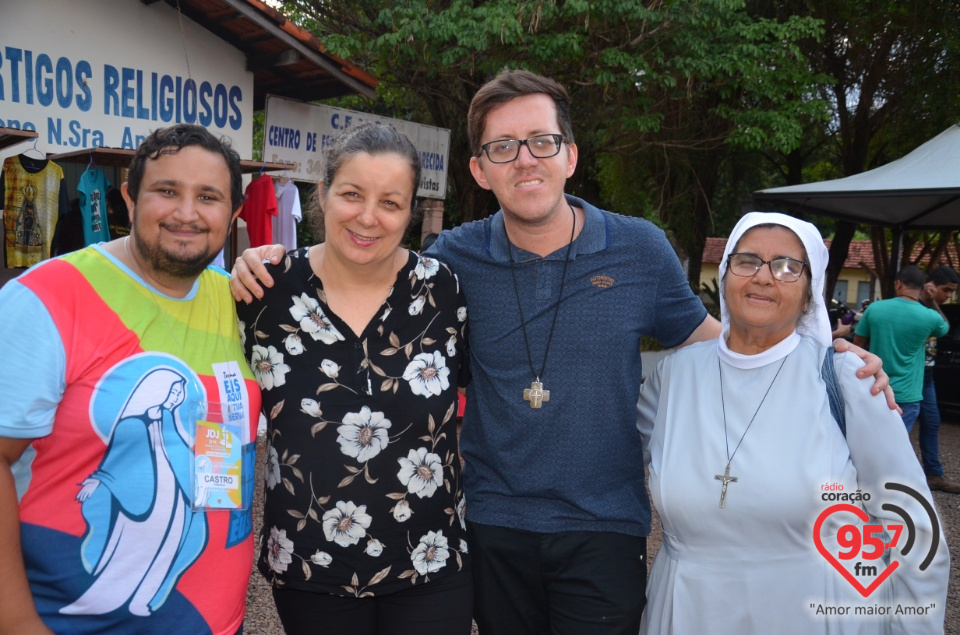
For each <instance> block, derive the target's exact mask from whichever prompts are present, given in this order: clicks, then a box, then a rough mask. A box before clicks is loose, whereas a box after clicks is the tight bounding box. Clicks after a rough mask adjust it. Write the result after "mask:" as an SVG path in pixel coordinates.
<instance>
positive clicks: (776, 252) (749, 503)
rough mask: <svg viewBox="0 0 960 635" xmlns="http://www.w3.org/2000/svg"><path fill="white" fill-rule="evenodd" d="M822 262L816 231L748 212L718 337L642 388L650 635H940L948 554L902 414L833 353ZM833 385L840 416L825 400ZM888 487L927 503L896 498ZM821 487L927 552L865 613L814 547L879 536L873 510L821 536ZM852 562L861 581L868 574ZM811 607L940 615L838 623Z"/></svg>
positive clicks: (724, 280) (853, 362)
mask: <svg viewBox="0 0 960 635" xmlns="http://www.w3.org/2000/svg"><path fill="white" fill-rule="evenodd" d="M827 259H828V252H827V248H826V247H825V246H824V244H823V239H822V238H821V236H820V232H819V231H818V230H817V228H816V227H815V226H813V225H812V224H810V223H807V222H804V221H801V220H798V219H795V218H792V217H790V216H786V215H783V214H763V213H757V212H751V213H749V214H747V215H746V216H744V217H743V218H742V219H741V220H740V222H739V223H737V226H736V227H735V228H734V230H733V232H732V234H731V235H730V238H729V240H728V241H727V246H726V249H725V250H724V254H723V259H722V260H721V265H720V292H721V293H720V302H721V321H722V324H723V334H722V335H721V336H720V338H719V339H718V340H716V341H713V342H703V343H699V344H693V345H692V346H689V347H686V348H684V349H681V350H679V351H677V352H676V353H674V354H673V355H669V356H667V357H666V358H665V359H664V360H663V361H661V362H660V363H659V364H658V366H657V369H656V372H655V373H653V374H652V375H651V376H649V377H647V379H646V381H645V382H644V384H643V388H642V390H641V397H640V401H639V403H638V417H637V425H638V428H639V430H640V433H641V435H642V436H643V438H644V444H643V445H644V448H645V454H644V459H645V462H646V463H647V464H648V465H649V468H650V492H651V496H652V497H653V501H654V504H655V505H656V507H657V510H658V512H659V513H660V521H661V525H662V527H663V542H662V544H661V547H660V551H659V553H658V554H657V557H656V560H655V561H654V565H653V569H652V570H651V572H650V584H649V586H648V591H647V602H648V603H647V608H646V610H645V612H644V616H643V627H642V629H641V633H642V634H644V635H646V634H650V635H672V634H677V635H686V634H688V633H700V634H704V635H709V634H712V633H716V634H718V635H720V634H724V635H726V634H729V633H737V634H738V635H766V634H768V633H785V634H792V633H795V634H797V635H816V634H818V633H820V634H823V635H826V634H827V633H831V634H854V633H856V634H864V633H879V632H897V633H929V634H933V633H942V632H943V621H944V616H945V609H946V602H947V583H948V580H949V573H950V556H949V550H948V548H947V546H946V545H945V544H943V540H944V538H943V535H942V533H941V532H940V529H939V524H938V522H937V519H936V516H935V512H933V511H932V510H933V505H932V502H931V501H932V497H931V495H930V490H929V489H928V488H927V486H926V483H925V481H924V477H923V473H922V471H921V470H920V468H919V465H918V464H917V461H916V458H915V455H914V452H913V447H912V446H911V445H910V440H909V438H908V437H907V433H906V430H905V429H904V426H903V424H902V422H901V420H900V418H899V417H898V416H897V415H896V413H894V412H892V411H891V410H889V409H888V408H887V406H886V405H885V404H884V402H883V399H882V398H880V397H879V396H871V395H870V392H869V391H868V389H867V383H869V382H868V380H861V379H858V378H857V375H856V371H857V370H858V369H859V368H860V367H861V366H862V362H861V361H860V360H859V359H858V358H857V357H856V356H855V355H853V354H851V353H840V354H836V355H834V354H832V351H828V350H827V348H828V347H829V346H830V345H831V337H830V326H829V317H828V315H827V310H826V307H825V306H824V303H823V283H824V277H825V272H826V266H827ZM828 353H830V354H828ZM830 376H832V377H833V380H832V381H831V380H829V379H828V377H830ZM831 387H832V388H833V389H837V388H839V390H840V394H841V395H842V399H841V400H840V401H842V403H843V405H842V406H840V405H836V404H831V403H830V401H831V400H830V397H828V390H829V389H830V388H831ZM834 408H836V409H837V412H836V413H834V412H833V410H834ZM835 416H836V417H838V418H842V419H843V422H844V423H843V424H842V425H843V427H841V424H840V422H839V420H838V419H835ZM888 480H893V481H896V482H897V483H900V484H902V485H906V486H908V487H910V488H912V489H913V490H915V491H916V492H918V493H919V496H920V497H921V498H922V500H915V499H914V498H913V497H912V496H909V495H898V496H897V497H896V498H893V497H892V496H891V491H889V490H887V489H885V484H886V482H887V481H888ZM824 484H833V485H834V488H835V489H837V490H838V491H842V492H849V493H853V492H860V491H861V490H862V491H863V492H868V493H869V494H871V497H870V499H869V502H865V503H855V504H856V505H857V507H858V508H859V509H860V510H861V512H862V510H864V509H865V510H866V511H867V512H869V513H871V514H873V520H871V521H869V522H870V523H873V522H875V521H876V522H877V523H878V524H880V523H883V524H886V523H891V524H898V525H902V523H903V518H902V516H901V515H900V513H898V512H897V511H894V510H897V509H899V510H900V511H901V512H903V511H904V510H906V513H908V514H909V517H910V518H912V519H913V522H914V526H913V527H911V531H910V533H911V535H912V536H913V539H914V540H915V541H916V543H915V548H913V549H910V548H909V547H906V548H905V545H907V543H901V544H900V549H891V550H890V562H897V563H898V565H897V567H898V568H896V570H895V571H893V574H892V575H891V576H890V578H888V579H887V580H886V581H885V582H883V586H882V587H881V588H880V589H878V590H877V592H875V593H873V594H871V595H870V597H867V598H866V599H864V596H863V595H862V594H861V593H860V591H858V590H857V589H856V588H855V587H854V586H853V585H851V584H850V582H848V579H844V577H842V575H841V574H840V573H839V572H837V571H835V570H834V569H833V568H832V567H831V566H830V565H829V564H828V562H827V561H826V560H824V559H823V557H822V556H821V555H820V554H819V553H818V552H817V547H816V544H815V539H814V538H813V537H814V536H817V539H821V540H823V542H824V544H825V545H826V548H827V549H828V550H829V551H831V552H832V553H837V550H838V544H837V539H838V531H841V532H842V531H843V530H842V529H841V526H847V527H850V528H851V531H855V532H857V533H858V535H860V534H863V535H866V534H865V530H864V528H863V527H862V525H864V524H867V523H865V522H864V520H865V519H866V515H865V514H864V516H863V518H862V519H861V518H858V517H857V516H855V515H854V514H853V513H851V512H850V511H840V512H832V513H831V514H830V515H829V516H827V517H826V518H827V520H826V521H825V524H826V526H825V527H822V526H821V525H820V523H821V521H822V520H823V518H824V513H825V512H826V511H827V510H828V509H829V508H830V506H831V504H832V503H830V502H824V501H826V500H827V499H826V498H825V497H823V496H822V494H823V491H824V490H823V486H824ZM864 498H867V497H864ZM854 500H856V499H854ZM885 502H896V504H897V505H899V506H902V507H899V508H898V507H893V506H892V505H886V504H882V503H885ZM927 508H929V509H930V510H931V512H930V513H928V512H927ZM935 541H939V546H938V547H936V555H935V556H934V557H933V558H932V560H931V561H930V562H924V563H923V567H922V569H921V566H920V565H921V561H924V560H925V558H926V557H927V553H928V550H929V549H930V547H931V546H932V545H933V544H934V543H935ZM864 544H866V543H864ZM844 550H845V551H846V548H845V549H844ZM840 558H841V560H842V558H843V556H842V555H841V556H840ZM838 562H840V560H838ZM844 562H846V565H845V566H846V568H847V569H849V573H850V575H851V576H854V575H862V574H861V573H860V572H859V571H858V568H859V567H860V565H861V564H862V563H860V562H857V563H856V567H855V563H854V562H852V561H850V560H846V561H844ZM867 562H871V563H873V562H876V563H881V562H886V561H881V560H879V559H877V560H874V561H867ZM928 565H929V566H928ZM880 566H881V567H883V566H884V565H883V564H880ZM861 579H863V586H864V587H866V586H868V585H869V583H870V582H872V579H871V578H861ZM811 603H815V604H819V605H822V606H829V607H837V606H841V607H851V606H854V607H869V608H873V607H874V606H875V605H876V604H877V603H879V604H880V605H881V606H897V605H902V606H924V607H926V606H930V607H931V610H929V611H927V612H925V613H923V614H922V615H904V614H903V613H902V612H901V613H897V612H894V611H891V612H890V613H889V614H888V616H887V617H886V618H879V619H878V618H877V617H857V613H856V612H855V611H854V610H850V611H849V614H845V615H844V614H841V615H839V616H838V615H827V616H825V615H823V614H822V613H821V614H818V613H817V611H816V610H814V609H813V608H812V607H813V604H811Z"/></svg>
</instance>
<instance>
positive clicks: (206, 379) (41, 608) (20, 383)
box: [0, 124, 260, 635]
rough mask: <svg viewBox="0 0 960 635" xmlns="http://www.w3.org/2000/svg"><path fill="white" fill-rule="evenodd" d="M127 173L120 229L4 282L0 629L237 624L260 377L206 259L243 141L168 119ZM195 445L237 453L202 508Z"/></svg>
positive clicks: (242, 603)
mask: <svg viewBox="0 0 960 635" xmlns="http://www.w3.org/2000/svg"><path fill="white" fill-rule="evenodd" d="M122 192H123V196H124V198H125V199H126V202H127V204H128V205H129V206H130V208H131V209H132V210H133V224H132V227H131V233H130V235H129V236H127V237H124V238H118V239H116V240H113V241H111V242H108V243H101V244H97V245H93V246H90V247H86V248H85V249H81V250H79V251H75V252H73V253H70V254H67V255H65V256H62V257H59V258H55V259H53V260H49V261H46V262H44V263H42V264H40V265H37V266H35V267H33V268H31V269H30V270H28V271H27V272H26V273H24V274H23V275H21V276H20V277H18V278H17V279H15V280H13V281H11V282H9V283H8V284H6V285H4V287H3V288H2V289H0V329H2V331H3V333H4V345H5V348H6V350H7V352H8V353H9V354H10V355H12V356H13V357H14V358H15V359H16V360H17V363H16V364H4V365H3V366H2V367H0V395H4V397H6V399H5V400H4V407H3V409H2V411H0V542H2V544H0V632H4V633H17V634H18V635H22V634H32V633H51V632H56V633H120V632H123V633H155V634H164V635H166V634H169V633H214V634H217V635H233V634H234V633H237V632H239V631H240V630H241V629H242V627H243V620H244V613H245V610H246V596H247V585H248V581H249V578H250V562H251V561H252V558H253V532H252V528H253V516H252V513H251V509H250V501H251V500H252V498H253V471H254V460H255V456H256V444H255V436H254V435H255V434H256V424H257V416H258V415H257V413H258V411H259V410H260V389H259V388H258V387H257V384H256V382H255V381H254V379H253V374H252V373H251V372H250V368H249V367H248V366H247V364H246V361H245V360H244V358H243V348H242V346H241V344H240V337H239V334H238V333H237V329H236V324H237V319H236V313H235V311H234V305H233V302H232V301H231V297H230V293H229V291H228V290H227V277H226V274H225V272H224V271H223V270H221V269H213V268H209V267H208V266H207V265H208V264H209V263H210V261H211V260H212V259H213V257H214V255H215V254H216V253H217V251H219V250H220V248H221V247H222V246H223V243H224V241H225V240H226V238H227V235H228V233H229V230H230V224H231V222H232V221H233V219H234V218H235V217H236V216H237V214H238V213H239V211H240V207H241V205H242V203H243V198H242V192H243V190H242V189H241V176H240V158H239V156H238V155H237V153H236V152H235V151H233V150H232V149H231V148H230V146H229V144H228V143H227V142H226V141H223V140H220V139H217V138H216V137H214V136H213V135H212V134H210V133H209V132H208V131H207V130H205V129H204V128H202V127H201V126H194V125H187V124H181V125H176V126H172V127H169V128H163V129H160V130H157V131H155V132H154V133H152V134H151V135H149V136H148V137H147V138H146V139H145V140H144V142H143V143H142V144H141V146H140V147H139V149H138V150H137V152H136V154H135V156H134V158H133V160H132V162H131V165H130V170H129V177H128V181H127V182H126V183H124V184H123V187H122ZM201 428H202V429H204V430H207V431H209V432H213V433H215V434H216V435H217V436H216V437H215V438H217V439H222V440H223V442H224V446H223V447H226V446H227V444H228V443H229V444H230V445H231V451H230V453H229V455H226V454H225V453H224V452H221V451H220V450H219V449H218V447H219V446H218V447H213V448H212V449H211V450H210V451H204V450H203V449H202V443H200V442H198V436H200V433H199V432H198V430H200V429H201ZM203 436H204V437H207V435H203ZM201 459H205V460H206V464H207V465H212V464H213V461H214V460H216V461H222V460H227V461H231V462H232V465H233V471H232V472H230V473H229V474H228V475H229V476H231V477H232V479H233V480H232V481H231V482H232V483H233V484H234V486H233V487H232V488H231V489H230V494H231V496H230V502H229V503H228V502H224V503H223V504H222V505H221V504H219V503H218V507H217V508H216V509H214V508H212V507H210V506H208V505H205V504H204V501H203V500H201V499H200V497H198V496H197V495H196V489H195V487H194V485H193V482H194V481H195V480H197V481H198V482H199V480H200V479H202V478H203V476H204V474H206V475H208V476H212V475H213V474H212V473H210V472H199V471H195V466H199V465H200V464H201ZM225 477H226V475H225ZM221 491H223V490H221ZM244 502H245V503H246V505H245V507H244Z"/></svg>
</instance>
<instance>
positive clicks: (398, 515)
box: [237, 248, 469, 597]
mask: <svg viewBox="0 0 960 635" xmlns="http://www.w3.org/2000/svg"><path fill="white" fill-rule="evenodd" d="M307 250H308V248H302V249H299V250H295V251H292V252H290V253H289V254H288V255H287V257H286V259H285V260H284V261H282V262H281V263H279V264H278V265H275V266H269V265H268V269H269V271H270V275H272V276H273V279H274V281H275V284H274V286H273V287H272V288H270V289H265V290H264V291H265V293H264V297H263V299H262V300H259V301H256V300H255V301H254V302H253V303H252V304H250V305H245V304H243V303H238V305H237V313H238V315H239V318H240V333H241V338H242V339H243V342H244V349H245V351H246V355H247V359H248V361H249V362H250V367H251V368H252V369H253V372H254V374H255V375H256V377H257V381H258V382H259V383H260V387H261V389H262V392H263V412H264V415H265V416H266V418H267V457H266V477H265V478H266V489H265V492H266V503H265V508H264V516H263V531H262V534H261V536H260V553H259V556H258V559H257V566H258V568H259V570H260V572H261V573H262V574H263V575H264V577H266V579H267V580H268V581H270V582H271V583H272V584H275V585H287V586H289V587H290V588H297V589H301V590H310V591H315V592H320V593H331V594H335V595H341V596H355V597H368V596H373V595H384V594H387V593H393V592H396V591H399V590H401V589H403V588H409V587H410V585H411V584H422V583H426V582H428V581H430V580H434V579H437V578H440V577H442V576H444V575H450V574H452V573H457V572H460V571H463V570H464V566H465V564H466V558H467V544H466V541H465V535H466V531H465V527H464V524H463V511H464V509H463V508H464V501H463V491H462V482H461V478H460V457H459V454H458V451H457V429H456V421H457V419H456V412H457V385H458V383H459V381H460V380H461V378H465V377H466V371H465V368H464V369H463V371H461V367H463V366H465V364H466V359H467V357H466V351H465V341H466V328H467V327H466V325H467V322H466V318H467V312H466V303H465V301H464V297H463V293H462V292H461V291H460V287H459V283H458V281H457V278H456V276H455V275H454V274H453V273H452V272H451V271H450V270H449V268H447V266H446V265H443V264H441V263H439V262H438V261H436V260H434V259H431V258H423V257H420V256H419V255H417V254H416V253H414V252H410V254H409V259H408V261H407V264H406V265H405V266H404V267H403V269H401V271H400V272H399V274H398V275H397V280H396V282H395V283H394V286H393V288H392V289H391V291H390V293H389V295H388V297H387V300H386V301H385V302H384V304H383V307H382V308H381V310H380V311H379V312H378V315H377V316H375V317H374V318H373V319H372V320H371V321H370V324H368V325H367V327H366V330H364V332H363V334H362V335H361V336H360V337H357V336H356V335H355V334H354V332H353V331H352V330H351V329H350V328H349V327H348V326H347V325H346V324H345V323H344V322H343V321H341V320H340V318H339V317H337V316H336V315H335V314H334V313H333V312H331V310H330V308H329V307H328V305H327V303H326V296H325V294H324V291H323V284H322V283H321V281H320V278H319V277H318V276H317V275H315V274H314V272H313V270H312V269H311V267H310V262H309V258H308V257H307ZM464 574H465V575H469V573H468V572H466V571H464Z"/></svg>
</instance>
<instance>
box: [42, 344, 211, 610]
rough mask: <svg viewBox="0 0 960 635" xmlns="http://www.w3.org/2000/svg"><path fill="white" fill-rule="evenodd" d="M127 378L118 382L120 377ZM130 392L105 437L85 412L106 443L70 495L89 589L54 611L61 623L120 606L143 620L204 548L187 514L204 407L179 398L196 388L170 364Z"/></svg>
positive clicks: (203, 528) (196, 520)
mask: <svg viewBox="0 0 960 635" xmlns="http://www.w3.org/2000/svg"><path fill="white" fill-rule="evenodd" d="M127 361H130V360H127ZM138 361H140V362H141V363H142V362H143V361H145V360H143V359H140V360H138ZM138 365H139V364H138ZM176 366H179V364H177V365H176ZM141 367H142V366H141ZM115 370H116V369H115ZM130 370H132V369H131V368H129V367H128V368H127V369H123V370H121V372H120V375H127V376H128V377H129V371H130ZM187 373H189V375H190V376H188V375H187ZM114 379H117V377H116V376H115V377H114ZM191 379H193V382H191ZM105 383H106V382H101V386H99V387H98V390H103V386H104V384H105ZM130 383H133V387H132V388H131V389H129V396H128V398H127V399H126V401H125V403H124V405H123V407H122V408H121V409H120V411H119V414H118V415H116V416H115V418H114V419H113V425H112V427H110V428H109V429H107V430H104V429H103V428H104V425H103V420H102V417H101V419H100V421H98V419H97V412H96V410H97V408H96V402H95V407H94V408H93V409H92V410H91V414H92V415H93V419H94V425H95V426H97V427H98V430H99V431H100V432H101V435H103V436H105V437H106V438H107V439H108V441H107V450H106V452H105V454H104V456H103V460H102V462H101V464H100V466H99V467H98V468H97V469H96V470H95V471H94V472H93V473H92V474H91V475H90V476H89V477H88V478H87V479H85V480H84V482H83V483H82V484H81V487H80V492H79V493H78V494H77V500H78V501H80V502H81V504H82V514H83V518H84V520H85V521H86V524H87V531H86V533H85V535H84V538H83V544H82V547H81V549H82V553H81V557H82V561H83V566H84V568H85V569H86V570H87V571H88V572H89V573H90V574H91V575H92V576H93V583H92V584H91V585H90V587H89V588H87V590H86V591H85V592H84V593H83V594H82V595H81V596H80V597H79V598H78V599H77V600H76V601H74V602H73V603H72V604H69V605H68V606H65V607H63V608H62V609H60V612H61V613H63V614H68V615H79V614H83V615H98V614H104V613H109V612H111V611H114V610H117V609H119V608H121V607H123V606H124V605H128V610H129V612H130V613H132V614H133V615H140V616H147V615H150V614H151V613H153V612H155V611H156V610H158V609H159V608H160V607H161V606H162V605H163V603H164V601H165V600H166V599H167V597H168V596H169V595H170V593H171V591H172V590H173V589H174V587H175V586H176V583H177V580H178V579H179V578H180V576H181V575H182V574H183V572H184V571H185V570H186V569H187V568H188V567H189V566H190V565H191V564H193V562H194V561H196V559H197V558H198V557H199V556H200V554H201V553H202V552H203V549H204V546H205V545H206V542H207V520H206V516H205V515H204V514H203V513H195V512H193V511H191V503H192V491H193V490H192V488H191V473H190V469H191V466H192V463H193V459H192V440H193V434H194V430H195V427H194V426H195V422H196V412H197V411H198V409H199V403H198V398H199V399H202V398H203V397H202V395H199V394H196V392H197V391H196V390H194V391H192V392H191V394H189V395H188V391H189V390H190V388H191V386H199V382H198V381H196V379H195V376H192V372H191V371H189V369H187V368H184V367H180V368H175V367H174V365H173V364H171V365H168V366H166V367H157V366H154V367H153V368H150V369H149V370H147V371H146V372H144V373H142V374H141V375H140V378H139V380H138V381H135V382H129V383H128V384H127V385H128V386H129V385H130ZM116 388H117V386H116V384H113V385H112V386H111V392H113V393H114V394H116ZM201 390H202V389H201ZM104 401H106V399H105V400H104ZM104 401H101V403H103V402H104ZM185 402H187V403H186V404H185ZM114 403H115V404H116V403H117V402H116V401H114ZM114 407H116V406H114ZM101 414H102V413H101ZM105 433H106V434H105Z"/></svg>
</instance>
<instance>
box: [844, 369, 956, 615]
mask: <svg viewBox="0 0 960 635" xmlns="http://www.w3.org/2000/svg"><path fill="white" fill-rule="evenodd" d="M861 365H862V361H861V360H859V358H857V357H856V356H855V355H853V354H851V353H843V354H838V355H836V357H835V368H836V371H837V376H838V378H839V382H840V387H841V390H842V391H843V398H844V405H845V407H844V413H845V416H846V424H847V434H846V440H847V445H848V447H849V448H850V458H851V460H852V461H853V465H854V467H856V470H857V484H858V487H859V488H860V489H861V490H862V492H863V493H864V494H867V493H869V494H870V500H869V501H864V506H865V507H866V508H867V511H869V512H870V513H871V514H872V515H874V516H876V517H877V518H879V519H880V521H881V522H882V523H883V524H884V526H890V525H904V522H905V521H904V518H903V516H902V515H901V510H902V513H905V514H907V515H908V516H909V517H910V520H911V521H912V522H913V524H914V545H913V548H912V549H911V550H910V552H909V553H908V554H907V555H903V553H902V552H901V549H902V548H903V546H904V544H905V541H906V540H907V539H908V536H907V535H906V533H907V530H906V529H904V535H903V536H902V537H901V538H900V542H899V543H898V544H899V547H892V548H891V549H890V554H891V562H893V561H897V562H898V563H899V564H898V565H897V570H896V571H894V572H893V574H892V575H891V577H890V579H889V580H888V581H887V582H886V583H885V584H890V585H891V588H892V591H893V603H895V604H896V603H898V604H900V605H903V606H913V607H920V606H924V607H926V606H930V605H931V604H932V605H934V607H933V608H931V609H930V610H928V611H927V612H926V615H924V616H922V617H921V616H897V615H892V616H891V619H892V620H893V621H894V622H897V623H899V626H900V627H901V628H902V632H941V631H940V629H942V627H943V619H944V614H945V612H944V611H945V606H946V600H947V597H946V596H947V585H948V582H949V576H950V554H949V551H948V549H947V545H946V542H945V540H944V535H943V531H942V525H941V523H940V521H939V518H938V517H937V514H936V510H935V507H934V505H933V496H932V494H931V493H930V489H929V487H928V486H927V482H926V477H925V475H924V473H923V469H922V468H921V467H920V463H919V461H918V460H917V456H916V454H915V453H914V450H913V446H912V444H911V443H910V439H909V436H908V435H907V431H906V427H905V426H904V425H903V420H902V419H901V418H900V416H899V415H897V413H896V412H894V411H891V410H890V409H889V408H887V406H886V403H885V402H884V399H883V397H881V396H880V395H876V396H875V395H871V394H870V391H869V387H870V382H871V379H870V378H866V379H859V378H858V377H857V376H856V371H857V369H858V368H859V367H860V366H861ZM891 484H892V485H894V487H893V488H891V487H889V485H891ZM908 490H909V491H908ZM892 506H895V507H896V508H899V509H898V510H897V511H894V510H893V509H892V508H891V507H892ZM885 507H886V508H885ZM931 553H933V555H932V557H931V559H930V562H929V563H928V564H927V566H925V567H924V568H923V570H921V568H920V567H921V564H922V563H923V561H924V560H925V559H926V558H927V557H930V554H931ZM900 622H902V623H900ZM897 632H901V631H897Z"/></svg>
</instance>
